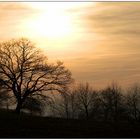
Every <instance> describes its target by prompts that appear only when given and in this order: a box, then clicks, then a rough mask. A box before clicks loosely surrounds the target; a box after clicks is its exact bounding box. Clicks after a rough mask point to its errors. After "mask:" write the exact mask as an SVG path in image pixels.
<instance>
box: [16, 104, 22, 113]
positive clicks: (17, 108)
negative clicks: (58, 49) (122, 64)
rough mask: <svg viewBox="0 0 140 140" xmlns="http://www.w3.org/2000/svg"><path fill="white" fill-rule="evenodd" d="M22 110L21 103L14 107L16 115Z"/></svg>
mask: <svg viewBox="0 0 140 140" xmlns="http://www.w3.org/2000/svg"><path fill="white" fill-rule="evenodd" d="M21 108H22V101H18V103H17V106H16V113H17V114H20V111H21Z"/></svg>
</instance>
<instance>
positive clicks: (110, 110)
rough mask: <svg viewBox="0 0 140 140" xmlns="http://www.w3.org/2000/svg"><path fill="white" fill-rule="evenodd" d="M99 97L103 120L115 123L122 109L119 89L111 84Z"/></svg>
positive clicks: (121, 97) (121, 96) (114, 84)
mask: <svg viewBox="0 0 140 140" xmlns="http://www.w3.org/2000/svg"><path fill="white" fill-rule="evenodd" d="M100 96H101V101H102V106H103V110H104V119H105V120H108V119H110V120H111V119H113V120H114V121H117V120H118V117H119V115H120V112H121V110H122V107H123V105H122V103H123V102H122V101H123V95H122V93H121V88H120V87H119V86H118V85H117V84H116V83H112V85H111V86H108V87H107V88H106V89H104V90H102V91H101V95H100Z"/></svg>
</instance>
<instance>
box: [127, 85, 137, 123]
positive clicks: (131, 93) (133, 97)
mask: <svg viewBox="0 0 140 140" xmlns="http://www.w3.org/2000/svg"><path fill="white" fill-rule="evenodd" d="M126 100H127V101H126V103H127V107H128V114H129V116H130V117H131V118H133V119H135V120H136V121H137V120H139V119H140V87H139V85H138V84H135V85H133V86H132V87H131V88H129V90H128V93H127V96H126Z"/></svg>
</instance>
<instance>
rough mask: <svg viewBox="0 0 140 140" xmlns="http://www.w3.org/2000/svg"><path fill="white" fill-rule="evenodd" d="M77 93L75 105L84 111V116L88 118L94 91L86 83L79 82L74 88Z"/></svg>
mask: <svg viewBox="0 0 140 140" xmlns="http://www.w3.org/2000/svg"><path fill="white" fill-rule="evenodd" d="M76 94H77V99H78V100H77V106H78V107H79V109H81V110H82V111H84V114H85V116H86V118H87V119H88V118H89V111H90V108H91V106H92V104H93V102H94V100H95V92H94V91H93V90H92V88H91V87H90V86H89V84H88V83H86V84H85V85H84V84H79V85H78V87H77V89H76Z"/></svg>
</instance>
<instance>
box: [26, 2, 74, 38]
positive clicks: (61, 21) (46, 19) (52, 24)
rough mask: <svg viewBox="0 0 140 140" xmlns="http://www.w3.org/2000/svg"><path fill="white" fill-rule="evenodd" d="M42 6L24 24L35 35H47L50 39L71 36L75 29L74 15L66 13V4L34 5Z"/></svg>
mask: <svg viewBox="0 0 140 140" xmlns="http://www.w3.org/2000/svg"><path fill="white" fill-rule="evenodd" d="M32 6H34V7H37V8H38V9H39V8H40V12H39V13H38V14H37V15H36V16H34V17H32V18H31V19H28V20H27V22H26V23H24V26H25V28H26V30H29V31H30V32H29V33H31V34H32V36H33V34H36V35H37V36H39V37H43V38H44V37H47V38H50V39H54V38H57V39H60V38H62V37H63V38H64V37H66V36H70V35H71V34H72V32H73V31H74V24H73V19H72V17H71V16H70V15H69V14H67V13H66V11H65V9H64V8H65V6H62V5H61V7H60V6H59V5H56V6H55V5H54V4H53V5H49V4H48V5H45V6H44V5H43V4H42V3H41V4H38V5H35V4H34V5H32Z"/></svg>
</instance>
